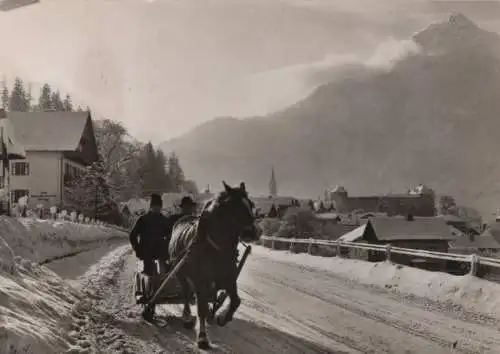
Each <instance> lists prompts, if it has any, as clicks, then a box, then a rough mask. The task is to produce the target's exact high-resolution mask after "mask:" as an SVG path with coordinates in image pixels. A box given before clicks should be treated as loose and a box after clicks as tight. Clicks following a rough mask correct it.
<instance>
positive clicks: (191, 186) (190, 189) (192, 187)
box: [183, 179, 199, 195]
mask: <svg viewBox="0 0 500 354" xmlns="http://www.w3.org/2000/svg"><path fill="white" fill-rule="evenodd" d="M183 189H184V191H186V192H187V193H190V194H193V195H197V194H198V193H199V190H198V186H197V185H196V182H195V181H193V180H191V179H188V180H186V181H184V186H183Z"/></svg>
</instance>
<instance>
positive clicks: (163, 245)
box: [129, 194, 196, 320]
mask: <svg viewBox="0 0 500 354" xmlns="http://www.w3.org/2000/svg"><path fill="white" fill-rule="evenodd" d="M162 207H163V202H162V199H161V196H159V195H158V194H152V195H151V202H150V209H149V211H148V212H147V213H146V214H144V215H141V216H140V217H139V219H138V220H137V222H136V223H135V225H134V227H133V228H132V230H131V231H130V235H129V238H130V243H131V245H132V248H133V250H134V252H135V255H136V257H137V258H139V259H140V260H141V261H142V262H143V264H144V268H143V273H144V274H145V275H147V276H149V277H155V276H157V275H159V272H158V266H157V263H156V262H157V261H159V263H160V268H162V269H161V271H162V272H163V271H165V265H166V263H167V262H168V259H164V257H165V255H166V254H168V252H165V250H167V249H168V244H169V242H170V237H171V234H172V229H173V226H174V224H175V223H176V222H177V221H178V220H180V219H181V218H182V217H184V216H187V215H193V214H194V213H195V212H196V203H195V202H194V201H193V200H192V199H191V198H190V197H187V196H186V197H184V198H182V200H181V203H180V205H179V207H180V208H181V212H180V213H177V214H174V215H171V216H169V217H166V216H165V215H163V214H162V213H161V210H162ZM138 295H139V296H141V297H140V298H139V299H138V300H137V301H138V303H145V302H146V301H147V299H146V294H136V296H138ZM149 310H150V311H145V312H143V316H144V317H145V318H146V317H147V318H146V319H147V320H151V319H152V317H153V316H154V310H155V309H154V306H153V307H152V308H150V309H149Z"/></svg>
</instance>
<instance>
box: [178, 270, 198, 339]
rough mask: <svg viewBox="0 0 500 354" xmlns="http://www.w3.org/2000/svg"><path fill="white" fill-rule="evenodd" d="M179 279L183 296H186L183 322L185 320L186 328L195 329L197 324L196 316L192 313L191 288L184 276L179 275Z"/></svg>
mask: <svg viewBox="0 0 500 354" xmlns="http://www.w3.org/2000/svg"><path fill="white" fill-rule="evenodd" d="M177 279H178V280H179V285H180V286H181V291H182V296H183V297H184V308H183V309H182V322H184V328H186V329H193V328H194V326H195V324H196V317H194V316H193V315H192V313H191V305H190V302H191V301H190V300H191V289H190V288H189V283H188V281H187V279H186V277H184V276H180V275H178V276H177Z"/></svg>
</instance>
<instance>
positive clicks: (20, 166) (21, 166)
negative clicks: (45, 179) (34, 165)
mask: <svg viewBox="0 0 500 354" xmlns="http://www.w3.org/2000/svg"><path fill="white" fill-rule="evenodd" d="M29 174H30V164H29V163H28V162H13V163H12V175H13V176H28V175H29Z"/></svg>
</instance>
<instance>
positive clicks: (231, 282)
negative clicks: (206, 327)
mask: <svg viewBox="0 0 500 354" xmlns="http://www.w3.org/2000/svg"><path fill="white" fill-rule="evenodd" d="M236 280H237V279H236V276H232V277H231V279H228V280H227V282H226V284H227V285H226V291H227V295H228V296H229V300H230V302H229V306H228V307H227V308H226V309H225V310H224V311H222V312H221V313H219V314H218V315H217V316H216V321H217V324H218V325H219V326H225V325H226V324H227V323H228V322H230V321H232V320H233V316H234V314H235V312H236V310H238V307H240V305H241V298H240V296H239V295H238V285H237V283H236Z"/></svg>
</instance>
